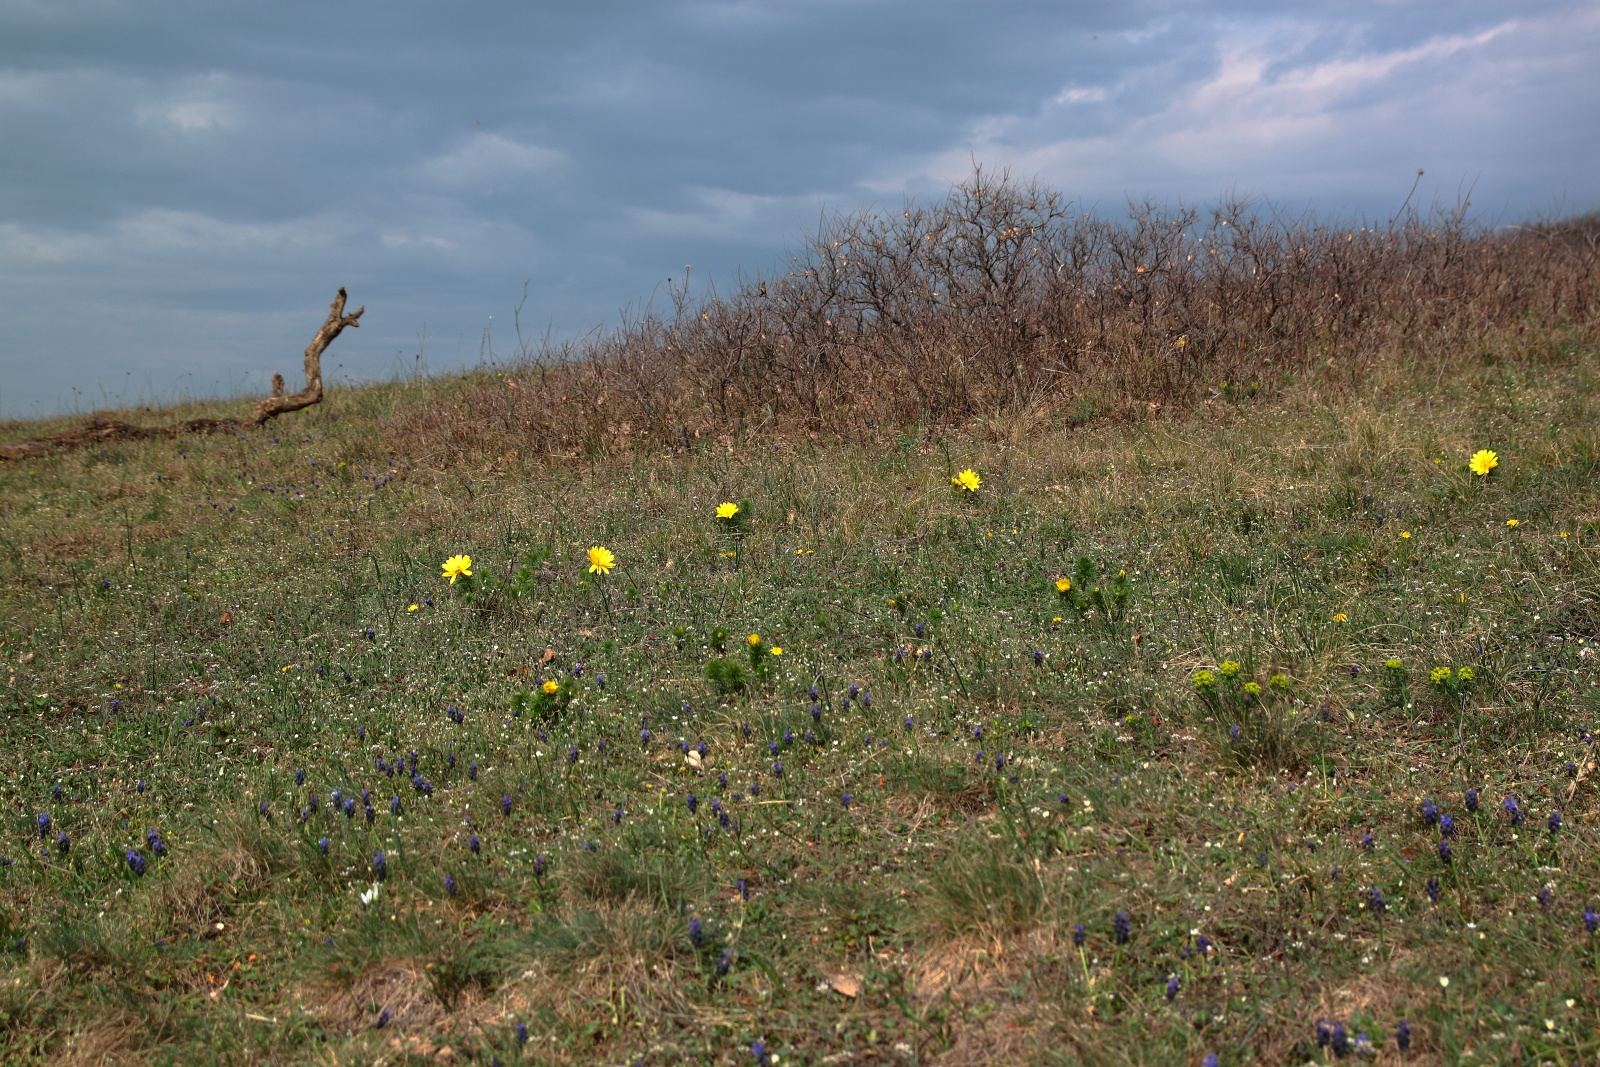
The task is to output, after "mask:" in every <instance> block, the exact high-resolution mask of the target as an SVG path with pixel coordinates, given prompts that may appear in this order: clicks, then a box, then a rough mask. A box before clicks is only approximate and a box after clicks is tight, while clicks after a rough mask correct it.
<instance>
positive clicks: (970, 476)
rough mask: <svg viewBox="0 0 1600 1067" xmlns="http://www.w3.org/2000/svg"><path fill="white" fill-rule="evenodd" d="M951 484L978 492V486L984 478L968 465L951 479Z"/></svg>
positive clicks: (970, 491)
mask: <svg viewBox="0 0 1600 1067" xmlns="http://www.w3.org/2000/svg"><path fill="white" fill-rule="evenodd" d="M950 484H951V485H957V486H960V487H961V488H962V489H965V490H966V491H967V492H969V493H976V492H977V491H978V486H980V485H982V484H983V479H982V478H980V477H978V472H977V471H975V470H973V469H972V468H971V467H968V468H967V469H966V470H964V471H962V472H961V473H960V474H958V475H956V476H955V477H954V478H951V479H950Z"/></svg>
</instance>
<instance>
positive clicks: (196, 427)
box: [0, 286, 367, 459]
mask: <svg viewBox="0 0 1600 1067" xmlns="http://www.w3.org/2000/svg"><path fill="white" fill-rule="evenodd" d="M347 299H348V297H347V296H346V295H345V291H344V288H343V287H342V286H341V287H340V289H339V295H338V296H337V297H335V298H334V301H333V303H332V304H331V305H329V307H328V318H327V321H326V322H324V323H323V324H322V327H321V328H320V329H319V330H317V335H316V336H315V337H313V338H312V339H311V344H309V345H307V346H306V386H305V388H304V389H302V390H300V391H299V392H298V393H294V394H292V395H290V396H285V395H284V392H283V375H281V374H274V375H273V376H272V395H271V396H268V397H264V398H262V399H261V400H260V401H259V402H258V403H257V404H256V406H255V408H254V409H253V410H252V411H251V412H250V415H249V417H248V418H245V419H189V420H188V421H186V422H179V423H173V424H172V425H170V426H135V425H133V424H132V423H127V422H119V421H117V420H115V419H99V418H96V419H92V420H91V421H90V422H88V423H87V424H86V425H83V426H79V427H77V428H75V429H71V430H63V431H62V432H60V433H56V434H51V435H50V436H48V437H34V438H30V439H29V440H26V441H14V442H12V443H11V444H6V445H0V459H27V458H29V457H31V456H42V455H44V454H45V453H47V452H53V451H55V450H57V449H63V448H81V447H83V446H84V445H92V444H97V443H100V442H102V441H112V440H119V439H130V438H134V439H141V438H164V437H182V436H184V435H186V434H194V433H226V432H228V431H232V430H240V429H246V428H254V427H258V426H263V425H265V424H266V423H268V422H270V421H272V420H273V419H275V418H277V417H278V416H279V415H282V414H284V413H285V412H288V411H299V410H300V409H301V408H306V407H310V406H311V405H312V404H316V403H320V402H321V401H322V353H323V352H325V351H327V349H328V346H329V345H331V344H332V343H333V339H334V338H336V337H338V336H339V334H340V333H342V332H343V331H344V328H345V327H346V326H349V327H352V328H356V327H359V326H360V325H361V323H360V321H359V320H360V318H361V313H362V312H364V311H366V310H367V309H366V308H365V307H359V308H357V309H356V310H355V311H354V312H352V313H351V314H349V315H346V314H345V313H344V306H345V301H346V300H347Z"/></svg>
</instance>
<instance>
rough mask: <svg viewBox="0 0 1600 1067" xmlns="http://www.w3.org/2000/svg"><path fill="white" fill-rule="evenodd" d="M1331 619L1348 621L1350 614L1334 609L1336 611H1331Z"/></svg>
mask: <svg viewBox="0 0 1600 1067" xmlns="http://www.w3.org/2000/svg"><path fill="white" fill-rule="evenodd" d="M1333 621H1334V622H1349V621H1350V616H1348V615H1346V614H1345V613H1344V612H1342V611H1336V612H1334V613H1333Z"/></svg>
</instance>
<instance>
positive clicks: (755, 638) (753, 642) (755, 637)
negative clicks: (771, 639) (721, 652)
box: [745, 634, 761, 648]
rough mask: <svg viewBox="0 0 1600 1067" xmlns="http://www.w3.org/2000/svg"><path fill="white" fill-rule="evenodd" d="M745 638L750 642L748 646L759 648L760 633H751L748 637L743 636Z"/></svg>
mask: <svg viewBox="0 0 1600 1067" xmlns="http://www.w3.org/2000/svg"><path fill="white" fill-rule="evenodd" d="M745 640H746V641H748V642H750V647H751V648H760V647H761V635H760V634H751V635H750V636H749V637H747V638H745Z"/></svg>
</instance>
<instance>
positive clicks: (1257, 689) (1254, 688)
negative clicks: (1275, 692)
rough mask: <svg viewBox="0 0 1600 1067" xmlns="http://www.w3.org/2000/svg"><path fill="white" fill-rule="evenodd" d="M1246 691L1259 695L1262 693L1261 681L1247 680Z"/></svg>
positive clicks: (1252, 694) (1251, 694) (1255, 695)
mask: <svg viewBox="0 0 1600 1067" xmlns="http://www.w3.org/2000/svg"><path fill="white" fill-rule="evenodd" d="M1244 691H1245V692H1246V693H1248V694H1249V695H1250V696H1253V697H1258V696H1260V695H1261V683H1260V682H1246V683H1244Z"/></svg>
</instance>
